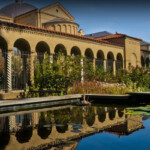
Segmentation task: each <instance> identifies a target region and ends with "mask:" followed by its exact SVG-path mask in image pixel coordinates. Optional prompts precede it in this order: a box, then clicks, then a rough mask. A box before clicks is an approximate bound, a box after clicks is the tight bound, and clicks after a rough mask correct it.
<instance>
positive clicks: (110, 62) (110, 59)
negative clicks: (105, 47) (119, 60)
mask: <svg viewBox="0 0 150 150" xmlns="http://www.w3.org/2000/svg"><path fill="white" fill-rule="evenodd" d="M113 61H114V54H113V53H112V52H108V54H107V71H110V72H113Z"/></svg>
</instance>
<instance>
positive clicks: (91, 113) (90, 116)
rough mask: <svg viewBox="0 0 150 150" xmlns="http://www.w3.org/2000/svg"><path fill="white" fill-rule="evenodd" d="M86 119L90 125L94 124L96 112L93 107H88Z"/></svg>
mask: <svg viewBox="0 0 150 150" xmlns="http://www.w3.org/2000/svg"><path fill="white" fill-rule="evenodd" d="M85 119H86V123H87V124H88V126H92V125H93V124H94V122H95V113H94V108H93V107H88V109H87V112H86V117H85Z"/></svg>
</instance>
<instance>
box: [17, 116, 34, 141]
mask: <svg viewBox="0 0 150 150" xmlns="http://www.w3.org/2000/svg"><path fill="white" fill-rule="evenodd" d="M30 121H31V118H30V115H28V114H26V115H23V120H22V126H21V129H19V130H18V131H17V132H16V139H17V141H18V142H19V143H27V142H29V140H30V139H31V137H32V130H33V129H32V126H30Z"/></svg>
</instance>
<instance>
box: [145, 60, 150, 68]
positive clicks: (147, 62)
mask: <svg viewBox="0 0 150 150" xmlns="http://www.w3.org/2000/svg"><path fill="white" fill-rule="evenodd" d="M149 63H150V61H149V58H146V67H147V68H148V67H149Z"/></svg>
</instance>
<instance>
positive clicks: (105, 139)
mask: <svg viewBox="0 0 150 150" xmlns="http://www.w3.org/2000/svg"><path fill="white" fill-rule="evenodd" d="M137 110H138V112H139V109H137ZM137 110H136V109H134V108H133V110H132V108H130V109H129V108H125V107H121V106H120V107H119V106H104V105H92V106H84V107H82V106H61V107H51V108H42V109H37V110H29V111H22V112H21V111H20V112H11V113H4V114H0V150H49V149H56V150H57V149H67V150H73V149H76V150H83V149H86V150H91V149H92V150H127V149H128V150H134V149H135V150H141V149H142V150H149V149H150V142H149V141H150V115H149V113H148V112H146V113H145V111H147V110H149V109H147V110H145V109H144V110H140V113H136V111H137ZM142 112H143V113H142Z"/></svg>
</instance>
